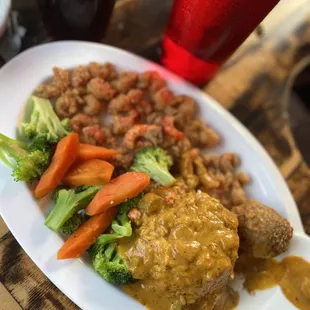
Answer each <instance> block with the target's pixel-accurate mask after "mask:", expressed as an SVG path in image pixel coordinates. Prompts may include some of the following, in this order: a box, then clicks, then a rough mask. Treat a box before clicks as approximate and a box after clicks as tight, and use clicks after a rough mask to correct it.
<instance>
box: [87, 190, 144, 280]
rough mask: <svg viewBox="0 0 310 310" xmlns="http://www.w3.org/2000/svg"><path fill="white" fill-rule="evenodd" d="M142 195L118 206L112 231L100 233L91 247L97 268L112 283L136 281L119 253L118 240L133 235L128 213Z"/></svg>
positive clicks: (91, 253)
mask: <svg viewBox="0 0 310 310" xmlns="http://www.w3.org/2000/svg"><path fill="white" fill-rule="evenodd" d="M142 195H143V194H142V193H141V194H140V195H138V196H137V197H135V198H133V199H130V200H128V201H126V202H124V203H122V204H120V205H119V206H118V213H117V215H116V218H115V220H114V221H113V222H112V226H111V227H112V232H111V233H110V234H102V235H100V236H99V237H98V238H97V240H96V242H95V244H94V245H93V246H92V247H91V248H90V249H89V253H90V255H91V257H92V260H93V265H94V268H95V270H96V271H97V272H99V274H100V275H101V276H102V277H103V278H104V279H105V280H106V281H108V282H110V283H112V284H116V285H125V284H130V283H133V282H135V279H134V278H133V276H132V274H131V273H130V271H129V270H128V267H127V264H126V262H125V261H124V260H123V259H122V258H121V257H120V256H119V254H118V253H117V244H116V240H117V239H120V238H123V237H130V236H131V235H132V228H131V222H130V220H129V218H128V215H127V214H128V212H129V211H130V210H131V209H132V208H135V207H136V206H137V204H138V202H139V201H140V199H141V197H142Z"/></svg>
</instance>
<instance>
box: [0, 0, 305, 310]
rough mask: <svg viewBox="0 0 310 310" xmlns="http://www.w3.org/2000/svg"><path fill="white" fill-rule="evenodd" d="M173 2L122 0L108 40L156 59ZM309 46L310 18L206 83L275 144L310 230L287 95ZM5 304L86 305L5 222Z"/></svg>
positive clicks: (9, 309) (0, 260)
mask: <svg viewBox="0 0 310 310" xmlns="http://www.w3.org/2000/svg"><path fill="white" fill-rule="evenodd" d="M31 2H32V1H29V2H28V1H15V7H16V8H18V9H19V10H21V12H22V14H25V12H26V13H27V14H28V15H27V16H30V15H31V14H35V12H34V11H33V10H32V7H31ZM171 2H172V1H171V0H168V1H154V0H119V1H118V3H117V5H116V9H115V12H114V16H113V20H112V23H111V26H110V29H109V32H108V34H107V36H106V40H105V41H106V43H108V44H111V45H115V46H118V47H121V48H124V49H127V50H129V51H132V52H134V53H137V54H140V55H143V56H145V57H148V58H151V59H156V57H157V56H158V43H159V41H160V38H161V35H162V31H163V27H164V25H165V23H166V20H167V17H168V12H169V10H170V6H171ZM154 3H156V9H154V8H153V6H154ZM152 8H153V9H152ZM29 14H30V15H29ZM27 18H28V17H27ZM307 44H308V45H307ZM309 45H310V18H309V20H306V21H305V23H304V24H303V25H301V26H300V27H299V28H298V29H297V30H296V31H295V32H294V33H292V34H291V35H290V36H288V37H287V39H286V40H285V41H283V42H282V44H281V45H280V46H277V47H273V46H270V45H268V44H266V45H263V46H259V45H257V44H254V45H253V46H251V47H250V48H247V49H246V50H245V51H243V52H241V53H239V54H237V55H236V56H235V57H233V58H232V59H231V60H230V61H228V63H227V64H226V66H225V67H224V68H223V70H222V71H221V72H220V73H219V74H218V75H217V77H216V78H215V79H214V80H213V81H212V82H211V83H210V84H209V85H208V86H206V87H205V91H206V92H207V93H209V94H210V95H211V96H213V97H214V98H215V99H217V100H218V101H219V102H220V103H221V104H222V105H223V106H224V107H226V108H227V109H229V110H230V111H231V112H232V113H233V114H234V115H235V116H236V117H237V118H238V119H239V120H240V121H241V122H242V123H243V124H245V126H247V127H248V128H249V130H250V131H251V132H252V133H253V134H254V135H255V136H256V137H257V139H258V140H259V141H260V142H261V143H262V144H263V145H264V147H265V148H266V149H267V151H268V152H269V154H270V155H271V157H272V158H273V159H274V161H275V162H276V164H277V165H278V167H279V169H280V171H281V172H282V174H283V176H284V178H285V179H286V180H287V182H288V184H289V187H290V189H291V191H292V193H293V195H294V198H295V200H296V202H297V204H298V207H299V210H300V213H301V217H302V220H303V223H304V225H305V229H306V231H307V232H308V233H310V170H309V168H308V167H307V165H306V164H305V163H304V162H303V160H302V158H301V156H300V154H299V152H298V150H297V148H296V147H295V144H294V141H293V139H292V135H291V132H290V129H289V126H288V121H287V118H286V114H285V110H284V108H283V94H284V89H285V85H286V81H287V78H288V76H289V73H290V72H291V70H292V67H293V66H294V65H295V64H296V63H297V62H298V60H299V59H301V58H302V57H303V56H304V55H303V53H304V51H305V50H307V49H306V48H305V47H306V46H309ZM308 51H309V49H308ZM0 221H1V219H0ZM2 309H3V310H17V309H27V310H30V309H33V310H40V309H44V310H50V309H57V310H61V309H65V310H69V309H78V307H77V306H76V305H74V304H73V303H72V302H71V301H70V300H69V299H68V298H67V297H66V296H64V295H63V294H62V293H61V292H60V291H59V290H58V289H57V288H56V287H55V286H54V285H53V284H52V283H51V282H50V281H49V280H48V279H47V277H46V276H45V275H44V274H43V273H42V272H41V271H40V270H39V269H38V268H37V267H36V266H35V264H34V263H33V262H32V261H31V260H30V258H29V257H28V256H27V254H26V253H25V252H24V251H23V249H22V248H21V247H20V246H19V244H18V243H17V241H16V240H15V239H14V237H13V236H12V234H11V233H10V232H9V231H8V229H7V228H6V227H5V225H4V223H2V222H0V310H2Z"/></svg>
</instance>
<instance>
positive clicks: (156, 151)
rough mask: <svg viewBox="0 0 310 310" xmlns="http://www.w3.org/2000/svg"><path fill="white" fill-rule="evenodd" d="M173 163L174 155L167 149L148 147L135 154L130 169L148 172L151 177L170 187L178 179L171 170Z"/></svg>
mask: <svg viewBox="0 0 310 310" xmlns="http://www.w3.org/2000/svg"><path fill="white" fill-rule="evenodd" d="M172 165H173V160H172V157H171V156H170V155H169V154H168V153H167V152H166V151H165V150H163V149H162V148H160V147H146V148H144V149H142V150H140V151H139V152H138V153H137V154H136V155H135V158H134V162H133V165H132V166H131V168H130V170H131V171H140V172H144V173H147V174H148V175H149V176H150V178H151V179H153V180H154V181H156V182H158V183H159V184H161V185H162V186H165V187H168V186H171V185H172V184H173V183H174V182H175V181H176V179H175V178H174V177H173V176H172V175H171V173H170V172H169V169H170V168H171V166H172Z"/></svg>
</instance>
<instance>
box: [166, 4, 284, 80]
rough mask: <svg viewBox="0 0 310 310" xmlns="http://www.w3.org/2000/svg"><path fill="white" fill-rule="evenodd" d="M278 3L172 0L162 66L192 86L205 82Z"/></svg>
mask: <svg viewBox="0 0 310 310" xmlns="http://www.w3.org/2000/svg"><path fill="white" fill-rule="evenodd" d="M278 2H279V0H174V4H173V7H172V12H171V16H170V20H169V23H168V26H167V29H166V31H165V35H164V39H163V46H162V48H163V51H162V56H161V61H162V63H163V64H164V65H165V66H166V67H167V68H168V69H170V70H171V71H174V72H175V73H177V74H179V75H180V76H182V77H184V78H185V79H187V80H189V81H190V82H192V83H194V84H204V83H206V82H207V81H209V80H210V79H211V78H212V77H213V76H214V74H215V73H216V71H217V70H218V69H219V67H220V66H221V65H222V64H223V62H224V61H225V60H226V59H227V58H228V57H229V56H230V55H231V54H232V53H233V52H234V51H235V50H236V49H237V48H238V47H239V46H240V45H241V43H242V42H243V41H244V40H245V39H246V38H247V37H248V36H249V34H250V33H251V32H252V31H253V30H254V29H255V28H256V27H257V26H258V25H259V23H260V22H261V21H262V20H263V19H264V17H265V16H266V15H267V14H268V13H269V12H270V11H271V10H272V9H273V7H274V6H275V5H276V4H277V3H278Z"/></svg>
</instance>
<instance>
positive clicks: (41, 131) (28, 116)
mask: <svg viewBox="0 0 310 310" xmlns="http://www.w3.org/2000/svg"><path fill="white" fill-rule="evenodd" d="M25 110H27V113H24V119H23V122H22V125H21V126H22V127H21V134H22V135H23V136H25V137H26V138H28V139H30V140H32V141H34V143H39V144H42V143H43V142H44V143H45V144H55V143H57V142H58V141H59V140H60V139H62V138H63V137H64V136H66V135H67V134H68V133H69V130H68V121H67V120H66V121H63V122H61V121H60V119H59V118H58V116H57V115H56V113H55V111H54V109H53V107H52V104H51V102H50V101H49V100H48V99H44V98H39V97H36V96H32V97H30V98H29V100H28V102H27V104H26V107H25Z"/></svg>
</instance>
